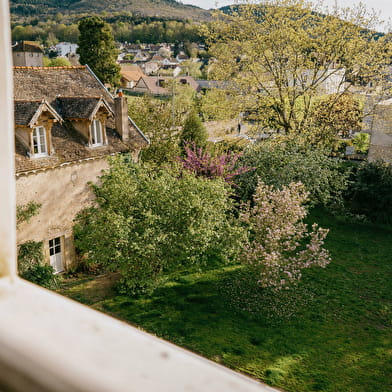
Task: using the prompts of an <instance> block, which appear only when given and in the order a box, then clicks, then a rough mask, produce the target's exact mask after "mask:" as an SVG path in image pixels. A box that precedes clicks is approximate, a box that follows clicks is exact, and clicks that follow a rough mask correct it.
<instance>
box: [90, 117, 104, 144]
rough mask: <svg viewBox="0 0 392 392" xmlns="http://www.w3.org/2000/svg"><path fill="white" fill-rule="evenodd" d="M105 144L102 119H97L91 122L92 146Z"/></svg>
mask: <svg viewBox="0 0 392 392" xmlns="http://www.w3.org/2000/svg"><path fill="white" fill-rule="evenodd" d="M102 145H103V134H102V124H101V121H100V120H98V119H96V120H93V122H92V123H91V146H92V147H96V146H102Z"/></svg>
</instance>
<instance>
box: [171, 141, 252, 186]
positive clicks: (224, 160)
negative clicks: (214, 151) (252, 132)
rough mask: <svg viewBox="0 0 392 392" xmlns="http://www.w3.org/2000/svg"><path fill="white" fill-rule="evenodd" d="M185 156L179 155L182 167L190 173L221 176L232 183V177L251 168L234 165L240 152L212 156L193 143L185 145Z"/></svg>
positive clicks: (209, 176) (213, 176) (202, 175)
mask: <svg viewBox="0 0 392 392" xmlns="http://www.w3.org/2000/svg"><path fill="white" fill-rule="evenodd" d="M185 154H186V156H185V158H181V157H179V158H178V159H179V161H180V162H181V163H182V165H183V167H184V168H185V169H186V170H188V171H189V172H191V173H194V174H196V175H197V176H200V177H206V178H210V179H212V178H218V177H220V178H223V179H224V180H225V181H226V182H227V183H229V184H230V185H233V184H234V183H233V178H234V177H236V176H238V175H240V174H243V173H246V172H248V171H249V170H252V168H250V167H246V166H243V167H236V163H237V161H238V159H239V158H240V157H241V155H242V154H241V153H240V154H235V153H226V154H222V155H219V156H213V155H211V154H209V153H208V152H207V151H206V150H203V148H201V147H197V146H196V145H195V144H194V143H192V144H189V143H187V144H186V145H185Z"/></svg>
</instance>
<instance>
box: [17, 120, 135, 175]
mask: <svg viewBox="0 0 392 392" xmlns="http://www.w3.org/2000/svg"><path fill="white" fill-rule="evenodd" d="M106 134H107V138H108V145H105V146H101V147H95V148H90V147H88V146H87V145H86V140H85V139H84V138H83V137H82V135H81V134H80V133H79V132H77V131H76V130H75V129H74V128H73V127H72V126H71V125H70V124H69V123H67V124H63V125H60V124H55V125H54V126H53V128H52V143H53V148H54V151H55V153H54V154H53V155H50V156H47V157H42V158H30V157H29V156H28V154H27V150H26V148H25V147H24V146H23V145H22V143H21V142H20V141H19V140H18V139H17V138H15V152H16V154H15V166H16V172H17V173H18V174H20V173H23V172H29V171H32V170H40V169H49V168H53V167H56V166H59V165H61V164H63V163H71V162H75V161H79V160H83V159H88V158H103V157H105V156H107V155H110V154H115V153H119V152H127V151H129V146H128V145H126V144H125V143H123V142H122V141H121V140H120V138H119V137H118V135H117V133H116V132H115V131H113V130H112V129H109V128H107V129H106Z"/></svg>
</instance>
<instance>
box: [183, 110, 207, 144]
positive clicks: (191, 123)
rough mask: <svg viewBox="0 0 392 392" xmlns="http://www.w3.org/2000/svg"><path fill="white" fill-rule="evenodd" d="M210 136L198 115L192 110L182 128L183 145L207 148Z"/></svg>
mask: <svg viewBox="0 0 392 392" xmlns="http://www.w3.org/2000/svg"><path fill="white" fill-rule="evenodd" d="M207 139H208V134H207V130H206V129H205V128H204V126H203V123H202V122H201V120H200V117H199V116H198V114H197V113H196V112H195V111H194V110H192V111H191V112H190V113H189V114H188V117H187V118H186V120H185V122H184V126H183V128H182V134H181V140H182V143H183V144H184V143H193V144H194V145H195V146H196V147H205V145H206V144H207Z"/></svg>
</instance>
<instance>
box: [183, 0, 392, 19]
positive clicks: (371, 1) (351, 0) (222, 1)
mask: <svg viewBox="0 0 392 392" xmlns="http://www.w3.org/2000/svg"><path fill="white" fill-rule="evenodd" d="M182 2H183V3H184V4H194V5H197V6H198V7H201V8H205V9H210V8H216V6H218V7H223V6H224V5H229V4H233V3H235V1H234V0H232V1H230V0H219V1H215V0H182ZM314 2H316V1H314ZM336 2H337V4H338V6H339V7H347V6H350V7H351V6H353V5H354V4H358V3H359V0H337V1H336ZM361 2H362V3H363V4H365V6H366V8H367V9H368V10H371V9H373V8H374V9H375V10H376V11H377V12H378V11H379V12H380V17H381V18H382V19H384V20H388V19H392V0H362V1H361ZM323 3H324V4H325V5H329V6H331V5H334V4H335V0H324V2H323Z"/></svg>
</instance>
